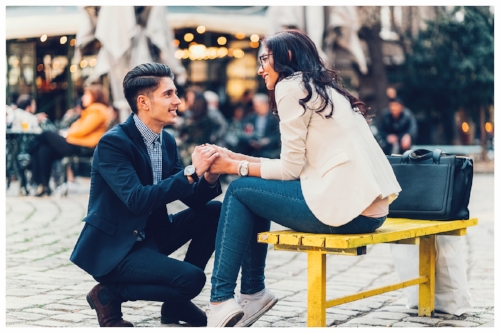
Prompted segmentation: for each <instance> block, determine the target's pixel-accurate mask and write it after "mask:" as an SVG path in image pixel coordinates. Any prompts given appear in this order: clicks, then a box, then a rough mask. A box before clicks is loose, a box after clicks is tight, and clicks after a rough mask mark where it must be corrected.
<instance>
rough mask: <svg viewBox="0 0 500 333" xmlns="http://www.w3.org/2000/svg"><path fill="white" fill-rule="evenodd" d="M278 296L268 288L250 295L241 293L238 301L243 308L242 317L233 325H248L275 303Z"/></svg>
mask: <svg viewBox="0 0 500 333" xmlns="http://www.w3.org/2000/svg"><path fill="white" fill-rule="evenodd" d="M277 302H278V298H277V297H276V296H275V295H274V294H273V293H272V292H270V291H269V290H268V289H264V290H263V291H259V292H258V293H255V294H252V295H245V294H242V295H241V296H240V299H239V303H240V305H241V307H242V308H243V312H244V313H245V314H244V315H243V318H241V320H240V321H239V322H238V323H237V324H236V325H234V326H235V327H249V326H252V325H253V323H255V322H256V321H257V319H259V318H260V317H262V315H263V314H264V313H266V312H267V311H269V310H270V309H271V308H272V307H273V306H274V305H275V304H276V303H277Z"/></svg>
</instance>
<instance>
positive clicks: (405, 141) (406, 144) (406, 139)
mask: <svg viewBox="0 0 500 333" xmlns="http://www.w3.org/2000/svg"><path fill="white" fill-rule="evenodd" d="M401 148H402V149H404V150H408V149H410V148H411V136H410V134H405V135H403V137H402V138H401Z"/></svg>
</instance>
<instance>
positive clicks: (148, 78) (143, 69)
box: [123, 63, 174, 114]
mask: <svg viewBox="0 0 500 333" xmlns="http://www.w3.org/2000/svg"><path fill="white" fill-rule="evenodd" d="M164 77H169V78H171V79H172V80H173V79H174V73H173V72H172V70H171V69H170V68H169V67H168V66H167V65H164V64H160V63H146V64H141V65H138V66H136V67H134V68H133V69H131V70H130V71H129V72H128V73H127V75H125V78H124V79H123V94H124V95H125V98H126V99H127V102H128V104H129V105H130V108H131V109H132V112H133V113H135V114H137V97H138V96H139V95H148V94H149V93H151V92H153V91H155V90H156V89H157V88H158V86H159V85H160V80H161V79H162V78H164Z"/></svg>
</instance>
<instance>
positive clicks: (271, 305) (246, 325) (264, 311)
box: [235, 297, 278, 327]
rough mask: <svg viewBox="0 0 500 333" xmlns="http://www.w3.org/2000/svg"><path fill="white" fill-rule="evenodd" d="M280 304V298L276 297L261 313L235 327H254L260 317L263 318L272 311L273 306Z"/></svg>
mask: <svg viewBox="0 0 500 333" xmlns="http://www.w3.org/2000/svg"><path fill="white" fill-rule="evenodd" d="M276 303H278V298H277V297H275V298H273V299H272V300H270V301H269V303H267V304H266V305H265V306H264V307H263V308H262V309H261V310H260V311H259V312H257V313H255V314H254V315H253V316H252V317H249V318H248V319H247V320H245V321H244V322H241V323H238V325H235V327H250V326H252V325H253V324H254V323H255V322H256V321H257V320H259V318H260V317H262V316H263V315H264V314H265V313H266V312H267V311H269V310H271V308H272V307H273V306H275V305H276Z"/></svg>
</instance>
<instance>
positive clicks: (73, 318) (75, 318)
mask: <svg viewBox="0 0 500 333" xmlns="http://www.w3.org/2000/svg"><path fill="white" fill-rule="evenodd" d="M50 318H51V319H55V320H62V321H70V322H73V323H78V322H81V321H82V320H83V319H84V318H85V315H83V314H80V313H65V314H60V315H55V316H52V317H50Z"/></svg>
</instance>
